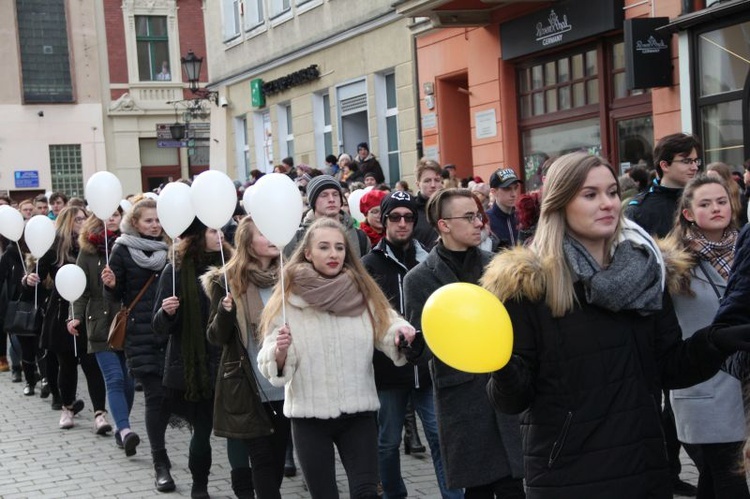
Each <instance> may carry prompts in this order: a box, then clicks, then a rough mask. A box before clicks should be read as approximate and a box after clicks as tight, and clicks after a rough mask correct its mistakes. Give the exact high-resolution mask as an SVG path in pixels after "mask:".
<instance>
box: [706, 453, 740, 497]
mask: <svg viewBox="0 0 750 499" xmlns="http://www.w3.org/2000/svg"><path fill="white" fill-rule="evenodd" d="M743 444H744V442H729V443H723V444H701V445H698V447H700V448H701V451H702V455H703V466H701V467H700V468H699V470H698V471H699V475H698V499H748V498H750V492H748V488H747V481H746V479H745V474H744V473H743V472H742V470H741V469H740V463H741V462H742V446H743Z"/></svg>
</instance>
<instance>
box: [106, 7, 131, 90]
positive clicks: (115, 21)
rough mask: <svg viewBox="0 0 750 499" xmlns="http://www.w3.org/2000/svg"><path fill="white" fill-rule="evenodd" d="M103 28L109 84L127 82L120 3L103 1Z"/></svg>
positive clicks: (123, 28)
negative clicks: (104, 30) (104, 31)
mask: <svg viewBox="0 0 750 499" xmlns="http://www.w3.org/2000/svg"><path fill="white" fill-rule="evenodd" d="M104 27H105V29H106V43H107V62H108V64H109V81H110V83H127V82H128V60H127V55H126V54H125V24H124V22H123V18H122V2H119V1H113V0H105V2H104Z"/></svg>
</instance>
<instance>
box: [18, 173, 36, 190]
mask: <svg viewBox="0 0 750 499" xmlns="http://www.w3.org/2000/svg"><path fill="white" fill-rule="evenodd" d="M13 180H14V181H15V185H16V189H32V188H38V187H39V170H16V171H14V172H13Z"/></svg>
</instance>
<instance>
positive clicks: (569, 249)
mask: <svg viewBox="0 0 750 499" xmlns="http://www.w3.org/2000/svg"><path fill="white" fill-rule="evenodd" d="M563 252H564V253H565V257H566V259H567V261H568V264H569V265H570V269H571V270H572V272H573V274H574V276H575V277H576V278H577V279H576V280H577V281H581V282H582V283H583V286H584V289H585V292H586V302H587V303H589V304H591V305H597V306H599V307H602V308H605V309H607V310H611V311H613V312H619V311H621V310H634V311H636V312H638V313H639V314H640V315H650V314H653V313H654V312H657V311H659V310H661V300H662V287H661V272H660V270H659V263H658V262H657V260H656V256H655V255H654V253H653V252H651V251H650V250H648V249H647V248H645V247H643V246H641V245H638V244H635V243H633V242H632V241H629V240H625V241H621V242H620V243H619V244H618V245H617V247H616V248H615V251H614V253H613V255H612V259H611V263H610V265H609V267H608V268H606V269H602V268H601V267H600V266H599V264H598V263H597V262H596V260H594V258H593V257H592V256H591V254H590V253H589V252H588V251H587V250H586V248H584V247H583V245H582V244H581V243H579V242H578V241H576V240H575V239H573V238H571V237H567V236H566V237H565V240H564V241H563Z"/></svg>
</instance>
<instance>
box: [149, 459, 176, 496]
mask: <svg viewBox="0 0 750 499" xmlns="http://www.w3.org/2000/svg"><path fill="white" fill-rule="evenodd" d="M151 456H152V458H153V461H154V472H155V476H156V482H155V485H156V490H158V491H159V492H172V491H173V490H174V488H175V486H174V480H172V475H170V474H169V458H168V457H167V451H166V449H165V450H157V451H153V452H151Z"/></svg>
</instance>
